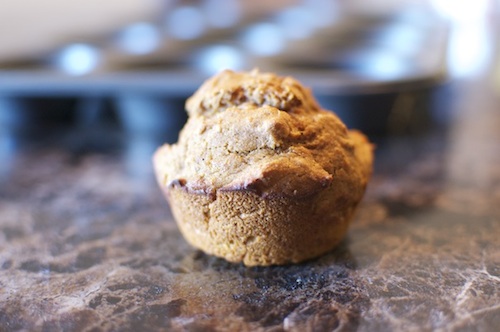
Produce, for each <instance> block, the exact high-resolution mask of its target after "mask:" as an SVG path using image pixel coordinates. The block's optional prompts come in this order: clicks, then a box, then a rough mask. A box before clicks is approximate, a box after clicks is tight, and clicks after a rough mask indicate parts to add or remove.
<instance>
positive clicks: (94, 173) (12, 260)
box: [0, 102, 500, 331]
mask: <svg viewBox="0 0 500 332" xmlns="http://www.w3.org/2000/svg"><path fill="white" fill-rule="evenodd" d="M492 103H493V102H492ZM493 105H494V103H493ZM464 107H465V109H469V108H467V107H466V106H464ZM471 114H472V113H470V112H467V111H463V110H461V109H460V108H459V109H458V110H457V112H456V117H455V118H454V120H453V121H452V124H451V125H450V127H449V129H448V130H446V131H442V132H439V133H435V132H429V133H427V134H422V135H420V136H417V137H412V138H409V137H407V138H403V137H399V138H391V139H386V140H384V141H381V142H379V144H378V148H377V167H376V170H375V174H374V177H373V180H372V182H371V183H370V186H369V189H368V192H367V195H366V197H365V199H364V201H363V202H362V204H361V206H360V208H359V211H358V213H357V216H356V220H355V222H354V223H353V225H352V227H351V229H350V231H349V235H348V237H347V238H346V240H345V241H344V242H343V243H342V245H341V246H340V247H339V248H338V249H336V250H335V251H333V252H331V253H329V254H327V255H325V256H323V257H321V258H319V259H316V260H313V261H309V262H306V263H304V264H300V265H293V266H283V267H267V268H245V267H244V266H242V265H233V264H230V263H227V262H225V261H223V260H221V259H217V258H214V257H210V256H207V255H205V254H203V253H201V252H200V251H197V250H195V249H193V248H191V247H190V246H189V245H187V244H186V242H185V241H184V240H183V239H182V237H181V235H180V233H179V231H178V230H177V228H176V226H175V223H174V222H173V220H172V217H171V214H170V212H169V209H168V207H167V205H166V203H165V201H164V199H163V197H162V196H161V194H160V191H159V189H158V188H157V186H156V184H155V183H154V181H153V176H152V173H151V172H150V171H149V167H150V161H149V159H148V158H144V159H142V160H139V161H137V156H136V157H133V158H135V159H134V160H135V163H136V164H137V163H138V164H141V165H147V166H146V170H145V171H143V172H142V173H141V172H139V174H137V173H134V172H131V169H130V167H131V166H130V163H128V164H127V162H126V158H125V157H126V156H129V157H130V154H127V153H126V152H124V153H115V154H111V155H109V154H103V153H96V152H92V151H87V152H86V153H74V152H71V151H68V149H64V148H60V147H57V146H45V145H44V146H40V147H38V148H27V149H21V150H19V151H18V152H16V153H15V154H14V155H13V156H11V157H10V159H9V167H10V170H5V171H4V176H3V177H2V179H1V181H0V330H1V331H18V330H22V331H109V330H111V331H140V330H144V331H145V330H152V331H156V330H158V331H250V330H252V331H253V330H257V331H333V330H335V331H350V330H359V331H430V330H442V331H498V328H499V326H500V167H498V165H500V144H498V142H500V133H499V132H500V130H498V128H500V114H499V113H498V112H497V110H496V109H495V107H490V108H488V107H485V108H484V109H483V110H482V113H481V115H480V116H472V115H471ZM4 168H6V169H7V168H8V167H7V166H5V167H4ZM6 174H7V175H6Z"/></svg>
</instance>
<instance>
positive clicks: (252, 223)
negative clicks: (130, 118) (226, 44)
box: [153, 70, 373, 266]
mask: <svg viewBox="0 0 500 332" xmlns="http://www.w3.org/2000/svg"><path fill="white" fill-rule="evenodd" d="M186 109H187V112H188V115H189V119H188V121H187V123H186V125H185V127H184V128H183V129H182V131H181V133H180V135H179V140H178V142H177V143H176V144H172V145H163V146H162V147H160V148H159V149H158V150H157V151H156V153H155V155H154V157H153V163H154V167H155V172H156V177H157V180H158V183H159V185H160V187H161V189H162V190H163V192H164V193H165V195H166V197H167V200H168V202H169V204H170V207H171V209H172V212H173V215H174V217H175V219H176V221H177V224H178V226H179V229H180V231H181V232H182V234H183V235H184V237H185V239H186V240H187V241H188V242H189V243H190V244H191V245H193V246H195V247H197V248H199V249H201V250H203V251H205V252H206V253H209V254H212V255H216V256H219V257H223V258H225V259H226V260H228V261H231V262H243V264H245V265H247V266H255V265H274V264H288V263H298V262H301V261H304V260H307V259H310V258H314V257H317V256H319V255H321V254H324V253H325V252H328V251H330V250H331V249H333V248H334V247H335V246H337V245H338V244H339V242H340V241H341V240H342V239H343V238H344V236H345V234H346V232H347V229H348V226H349V223H350V221H351V220H352V218H353V214H354V212H355V208H356V206H357V205H358V203H359V202H360V200H361V199H362V197H363V194H364V191H365V188H366V185H367V182H368V180H369V177H370V175H371V170H372V162H373V153H372V150H373V148H372V145H371V144H370V143H369V141H368V140H367V138H366V137H365V136H364V135H363V134H362V133H360V132H358V131H349V130H347V128H346V126H345V125H344V124H343V123H342V122H341V120H340V119H339V118H338V117H337V116H336V115H335V114H334V113H333V112H331V111H327V110H323V109H321V107H320V106H319V105H318V103H317V102H316V100H315V99H314V97H313V96H312V94H311V92H310V91H309V90H308V89H306V88H304V87H303V86H302V85H301V84H300V83H299V82H297V81H296V80H295V79H293V78H291V77H279V76H277V75H275V74H271V73H260V72H258V71H256V70H254V71H252V72H241V73H238V72H233V71H229V70H227V71H223V72H221V73H220V74H218V75H216V76H214V77H212V78H210V79H208V80H207V81H206V82H205V83H204V84H203V85H202V86H201V87H200V88H199V89H198V91H196V92H195V94H194V95H193V96H192V97H191V98H189V99H188V100H187V102H186Z"/></svg>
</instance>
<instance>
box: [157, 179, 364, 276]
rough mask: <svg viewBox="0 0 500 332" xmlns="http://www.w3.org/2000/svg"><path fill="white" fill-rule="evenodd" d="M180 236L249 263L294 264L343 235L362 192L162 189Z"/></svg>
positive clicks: (323, 250)
mask: <svg viewBox="0 0 500 332" xmlns="http://www.w3.org/2000/svg"><path fill="white" fill-rule="evenodd" d="M164 190H165V194H166V197H167V199H168V201H169V203H170V206H171V208H172V212H173V214H174V217H175V220H176V222H177V224H178V226H179V229H180V231H181V233H182V234H183V236H184V238H185V239H186V240H187V241H188V242H189V243H190V244H191V245H193V246H194V247H196V248H199V249H201V250H203V251H204V252H206V253H209V254H212V255H215V256H218V257H222V258H225V259H226V260H228V261H230V262H235V263H239V262H242V263H243V264H245V265H247V266H257V265H259V266H265V265H282V264H288V263H298V262H302V261H304V260H308V259H311V258H314V257H317V256H320V255H322V254H324V253H326V252H328V251H330V250H332V249H333V248H334V247H336V246H337V245H338V244H339V243H340V242H341V241H342V239H343V238H344V236H345V234H346V232H347V229H348V226H349V223H350V221H351V219H352V217H353V214H354V211H355V208H356V205H357V204H358V203H359V200H360V199H361V196H362V193H358V192H356V191H354V192H353V191H348V190H339V188H337V189H335V188H333V187H328V188H325V189H323V190H321V191H319V192H317V193H314V194H312V195H310V196H308V197H300V198H297V197H287V196H261V195H258V194H256V193H254V192H252V191H248V190H234V191H233V190H218V191H216V192H215V193H214V194H206V193H200V192H190V191H189V190H188V189H187V188H186V187H181V186H171V187H170V188H164Z"/></svg>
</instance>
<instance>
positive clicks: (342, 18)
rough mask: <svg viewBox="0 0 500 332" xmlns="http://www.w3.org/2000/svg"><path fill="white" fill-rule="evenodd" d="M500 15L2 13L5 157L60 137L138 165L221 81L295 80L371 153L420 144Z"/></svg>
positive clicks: (239, 1)
mask: <svg viewBox="0 0 500 332" xmlns="http://www.w3.org/2000/svg"><path fill="white" fill-rule="evenodd" d="M499 2H500V1H496V0H459V1H453V0H349V1H347V0H278V1H269V0H177V1H175V0H107V1H98V0H87V1H63V0H38V1H28V0H0V156H2V155H3V156H4V158H5V156H6V155H8V154H9V153H11V152H12V151H15V149H16V146H18V145H20V144H22V142H24V141H29V140H31V141H40V142H42V141H44V139H48V138H50V137H51V136H52V135H55V133H58V132H61V131H66V132H68V133H69V136H67V137H66V138H65V140H66V143H65V144H67V145H68V146H70V147H71V148H72V149H77V150H78V149H80V150H84V149H89V148H92V149H105V148H107V147H109V146H111V147H113V146H120V144H123V141H124V139H125V140H126V141H127V142H128V143H127V144H128V145H127V146H128V151H129V153H130V155H131V160H133V159H134V158H136V157H137V156H142V157H143V156H146V155H148V154H150V153H151V152H152V151H153V149H154V148H155V147H156V146H157V145H158V144H160V143H162V142H174V141H176V139H177V135H178V131H179V130H180V128H181V127H182V126H183V124H184V122H185V121H186V114H185V111H184V101H185V99H186V98H187V97H188V96H189V95H191V94H192V93H193V92H194V90H195V89H196V88H197V87H198V86H199V85H200V84H201V83H202V81H203V80H204V79H206V78H207V77H209V76H211V75H213V74H214V73H216V72H218V71H220V70H222V69H226V68H230V69H235V70H250V69H252V68H259V69H261V70H262V71H273V72H276V73H278V74H280V75H292V76H294V77H296V78H298V79H299V80H300V81H302V82H303V83H304V84H305V85H307V86H309V87H311V88H312V89H313V92H314V94H315V95H316V97H317V98H318V100H319V102H320V103H321V104H322V106H323V107H324V108H327V109H332V110H334V111H335V112H336V113H337V114H338V115H339V116H340V117H341V118H342V119H343V120H344V121H345V122H346V123H347V125H348V126H349V127H351V128H358V129H361V130H363V131H365V132H366V133H367V134H368V135H369V136H370V137H371V138H372V139H373V140H377V138H378V137H387V136H390V135H408V134H416V133H417V134H418V133H420V132H422V131H426V130H428V129H429V128H431V127H434V126H440V125H446V123H447V122H448V121H449V119H450V117H452V116H453V114H450V113H451V112H450V108H449V107H446V103H447V102H449V100H450V94H452V93H453V82H455V81H457V80H462V79H466V78H467V77H471V76H473V75H474V74H475V73H477V72H480V71H481V70H484V64H485V63H488V62H491V57H492V54H493V51H494V43H493V40H492V39H493V38H494V36H493V35H492V34H491V25H492V22H491V21H492V18H491V17H492V13H494V12H496V11H497V9H498V7H499ZM142 157H141V158H140V159H141V160H143V158H142Z"/></svg>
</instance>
